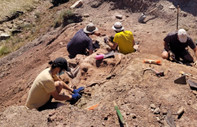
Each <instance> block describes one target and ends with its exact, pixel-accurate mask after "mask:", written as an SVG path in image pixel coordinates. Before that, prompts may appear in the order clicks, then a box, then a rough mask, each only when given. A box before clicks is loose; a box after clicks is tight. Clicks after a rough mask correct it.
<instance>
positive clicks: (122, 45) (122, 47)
mask: <svg viewBox="0 0 197 127" xmlns="http://www.w3.org/2000/svg"><path fill="white" fill-rule="evenodd" d="M112 29H113V30H114V31H115V32H116V34H115V36H114V38H113V39H112V40H111V41H109V39H107V38H105V39H104V41H105V43H107V44H108V45H109V46H110V47H111V49H112V50H116V49H117V48H118V50H119V52H120V53H123V54H128V53H132V52H134V51H136V50H137V49H138V45H135V40H134V37H133V33H132V32H131V31H125V30H124V27H123V26H122V23H121V22H116V23H115V24H114V25H113V26H112Z"/></svg>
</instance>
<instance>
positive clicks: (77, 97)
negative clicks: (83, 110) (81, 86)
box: [72, 93, 81, 100]
mask: <svg viewBox="0 0 197 127" xmlns="http://www.w3.org/2000/svg"><path fill="white" fill-rule="evenodd" d="M80 98H81V95H80V94H79V93H75V94H73V95H72V99H74V100H78V99H80Z"/></svg>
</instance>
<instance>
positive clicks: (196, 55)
mask: <svg viewBox="0 0 197 127" xmlns="http://www.w3.org/2000/svg"><path fill="white" fill-rule="evenodd" d="M193 50H194V54H195V57H196V59H197V47H196V48H194V49H193Z"/></svg>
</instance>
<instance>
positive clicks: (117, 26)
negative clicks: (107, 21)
mask: <svg viewBox="0 0 197 127" xmlns="http://www.w3.org/2000/svg"><path fill="white" fill-rule="evenodd" d="M112 29H113V30H115V31H118V32H119V31H122V30H124V27H123V26H122V23H121V22H115V23H114V25H113V26H112Z"/></svg>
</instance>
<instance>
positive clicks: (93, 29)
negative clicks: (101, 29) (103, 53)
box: [83, 23, 98, 34]
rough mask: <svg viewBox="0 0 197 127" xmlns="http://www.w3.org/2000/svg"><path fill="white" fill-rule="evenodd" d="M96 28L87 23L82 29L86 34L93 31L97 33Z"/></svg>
mask: <svg viewBox="0 0 197 127" xmlns="http://www.w3.org/2000/svg"><path fill="white" fill-rule="evenodd" d="M97 30H98V28H97V27H96V26H95V25H94V24H93V23H89V24H88V25H87V26H86V27H85V28H84V29H83V31H84V32H85V33H87V34H89V33H93V32H95V31H97Z"/></svg>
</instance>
